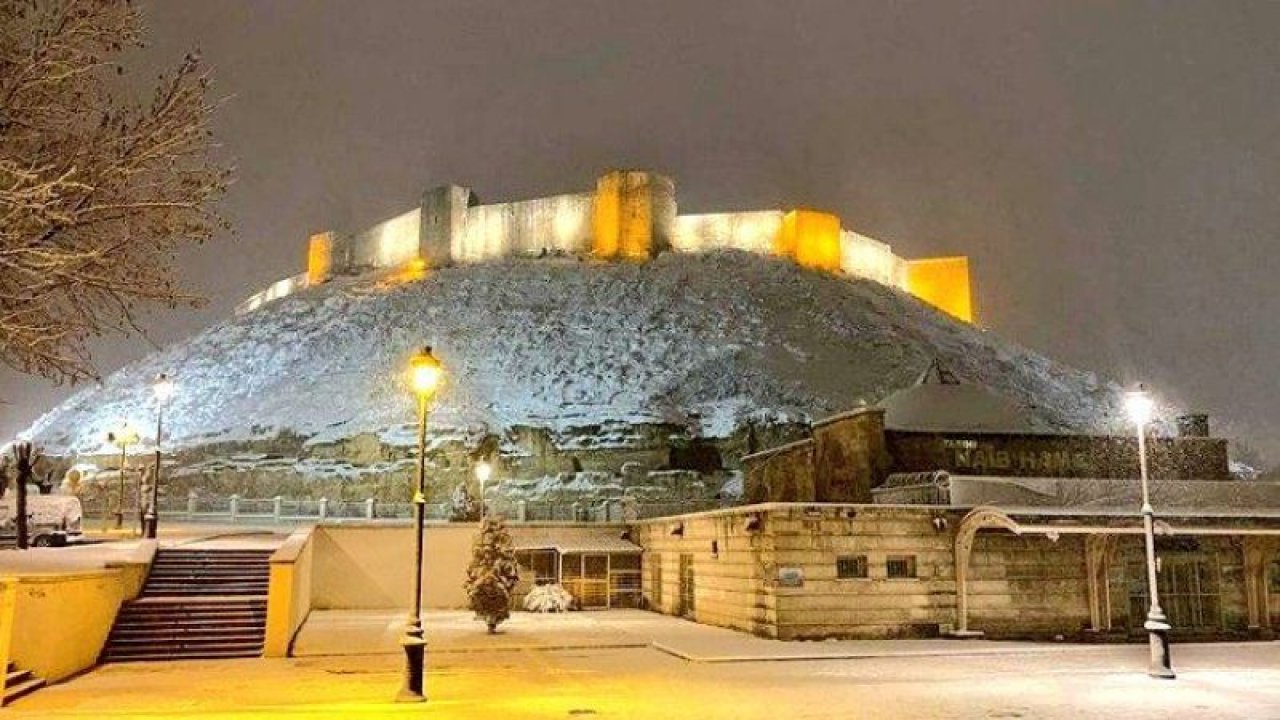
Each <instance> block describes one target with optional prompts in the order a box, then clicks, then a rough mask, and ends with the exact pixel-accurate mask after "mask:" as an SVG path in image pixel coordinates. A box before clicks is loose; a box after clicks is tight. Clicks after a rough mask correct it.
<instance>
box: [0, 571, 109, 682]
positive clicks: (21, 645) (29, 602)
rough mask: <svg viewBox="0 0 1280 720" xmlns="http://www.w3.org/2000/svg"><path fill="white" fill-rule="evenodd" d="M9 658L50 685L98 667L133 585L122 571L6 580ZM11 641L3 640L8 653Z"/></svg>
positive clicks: (0, 620)
mask: <svg viewBox="0 0 1280 720" xmlns="http://www.w3.org/2000/svg"><path fill="white" fill-rule="evenodd" d="M2 582H3V583H4V585H5V586H6V587H5V589H4V592H3V595H4V596H5V598H4V600H5V602H3V603H0V610H2V611H3V612H4V613H5V614H4V615H3V616H0V628H2V629H3V630H4V632H3V634H4V635H7V648H8V652H7V657H5V658H0V660H5V661H11V662H13V663H14V664H16V665H17V666H18V667H20V668H23V669H25V670H30V671H32V672H33V673H35V674H36V675H38V676H40V677H42V678H44V679H45V680H46V681H48V682H57V681H58V680H61V679H63V678H66V677H69V676H71V675H74V674H75V673H78V672H80V671H81V670H84V669H85V668H88V667H92V666H93V665H94V664H96V663H97V661H98V654H99V653H100V652H101V651H102V646H103V644H104V643H105V642H106V640H107V635H108V634H110V632H111V625H112V623H114V622H115V619H116V611H117V610H118V609H119V608H120V604H121V602H123V600H124V599H125V598H126V592H127V590H128V587H127V585H128V584H129V583H128V582H127V580H126V578H125V577H124V573H122V572H121V571H120V570H89V571H81V572H75V573H61V574H50V575H29V576H23V577H10V578H5V579H4V580H3V581H2ZM5 644H6V641H0V650H3V648H4V645H5Z"/></svg>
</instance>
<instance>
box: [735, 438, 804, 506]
mask: <svg viewBox="0 0 1280 720" xmlns="http://www.w3.org/2000/svg"><path fill="white" fill-rule="evenodd" d="M741 462H742V472H743V499H744V500H746V502H748V503H766V502H812V501H813V500H814V497H815V490H814V482H815V478H814V450H813V440H812V439H811V438H806V439H804V440H798V441H796V442H792V443H788V444H786V445H782V446H779V447H776V448H772V449H770V450H765V451H762V452H758V453H753V454H751V455H746V456H744V457H743V458H742V461H741Z"/></svg>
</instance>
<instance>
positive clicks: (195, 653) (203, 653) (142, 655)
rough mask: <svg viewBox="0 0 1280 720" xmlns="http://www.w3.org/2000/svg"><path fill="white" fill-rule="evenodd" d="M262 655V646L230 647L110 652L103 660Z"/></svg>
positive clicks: (249, 656)
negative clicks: (178, 650) (175, 650)
mask: <svg viewBox="0 0 1280 720" xmlns="http://www.w3.org/2000/svg"><path fill="white" fill-rule="evenodd" d="M261 656H262V648H261V647H257V648H248V649H243V650H242V649H230V650H209V649H204V648H202V649H200V650H188V651H182V652H138V653H118V654H117V653H110V652H108V653H107V654H106V655H104V656H103V657H102V660H103V662H156V661H167V660H213V659H218V658H255V657H261Z"/></svg>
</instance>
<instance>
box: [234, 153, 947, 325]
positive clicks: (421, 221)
mask: <svg viewBox="0 0 1280 720" xmlns="http://www.w3.org/2000/svg"><path fill="white" fill-rule="evenodd" d="M730 248H731V249H737V250H744V251H747V252H754V253H759V254H762V255H772V256H777V257H785V258H788V259H791V260H792V261H794V262H795V263H797V264H799V265H801V266H803V267H807V268H811V269H815V270H821V271H825V272H831V273H838V274H844V275H849V276H853V277H859V278H865V279H868V280H874V281H875V282H879V283H882V284H884V285H888V286H891V287H895V288H898V289H900V290H903V291H905V292H908V293H911V294H912V295H915V296H916V297H918V298H920V299H921V300H923V301H925V302H927V303H929V304H931V305H934V306H935V307H937V308H939V309H941V310H943V311H944V312H947V313H949V314H951V315H953V316H955V317H956V318H959V319H961V320H964V321H966V322H972V321H973V304H972V292H971V288H970V277H969V260H968V258H967V257H963V256H960V257H943V258H924V259H916V260H906V259H903V258H901V257H899V256H898V255H896V254H894V252H893V248H891V247H890V246H889V245H888V244H887V243H883V242H880V241H879V240H876V239H874V238H871V237H867V236H866V235H862V234H859V233H857V232H854V231H852V230H848V229H846V228H845V227H844V226H843V224H842V223H841V220H840V218H839V216H837V215H835V214H833V213H828V212H822V211H819V210H811V209H804V208H793V209H789V210H782V209H777V210H753V211H747V212H727V213H700V214H696V215H680V214H678V213H677V209H676V198H675V183H674V182H672V181H671V179H670V178H667V177H664V176H662V175H659V174H657V173H653V172H648V171H639V170H615V171H611V172H608V173H606V174H605V175H603V176H601V177H600V178H599V179H598V180H597V181H596V186H595V189H594V190H589V191H586V192H577V193H567V194H563V195H551V196H548V197H540V198H534V199H531V200H519V201H514V202H507V203H494V204H487V205H486V204H481V203H480V202H479V201H478V199H477V198H476V195H475V194H474V193H473V192H472V191H471V190H470V189H469V188H465V187H460V186H457V185H444V186H441V187H437V188H433V189H431V190H428V191H426V192H425V193H423V196H422V202H421V203H420V204H419V206H418V207H416V208H413V209H412V210H409V211H408V212H405V213H402V214H400V215H396V216H395V217H392V218H389V219H387V220H384V221H383V222H380V223H378V224H376V225H374V226H373V227H370V228H367V229H365V230H363V231H360V232H356V233H350V234H340V233H337V232H335V231H326V232H321V233H316V234H315V235H312V236H311V239H310V242H309V244H308V247H307V269H306V272H304V273H302V274H300V275H296V276H294V277H290V278H286V279H284V280H280V281H278V282H276V283H273V284H272V285H271V286H269V287H267V288H266V289H264V290H262V291H261V292H258V293H256V294H255V295H253V296H251V297H250V298H248V299H247V300H245V301H244V302H243V303H241V304H240V306H239V307H237V308H236V312H237V313H244V312H249V311H250V310H253V309H255V308H257V307H259V306H261V305H262V304H263V303H266V302H270V301H271V300H275V299H277V298H280V297H284V296H286V295H289V294H290V293H293V292H296V291H297V290H300V289H302V288H306V287H311V286H315V285H320V284H323V283H325V282H328V281H329V280H330V279H332V278H333V277H334V276H336V275H359V274H363V273H366V272H374V271H378V270H386V269H393V268H400V267H406V268H419V269H426V268H432V267H444V266H448V265H458V264H466V263H476V262H485V261H489V260H496V259H500V258H510V257H547V256H565V255H578V256H589V257H593V258H597V259H602V260H620V261H644V260H648V259H650V258H653V257H654V256H656V255H657V254H659V253H662V252H705V251H709V250H717V249H730Z"/></svg>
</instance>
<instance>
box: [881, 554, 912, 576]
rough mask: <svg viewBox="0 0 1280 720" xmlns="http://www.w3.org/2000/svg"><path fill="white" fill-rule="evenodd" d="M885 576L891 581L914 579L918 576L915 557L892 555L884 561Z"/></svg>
mask: <svg viewBox="0 0 1280 720" xmlns="http://www.w3.org/2000/svg"><path fill="white" fill-rule="evenodd" d="M884 566H885V574H886V575H888V577H889V579H891V580H892V579H895V578H896V579H902V578H913V577H915V576H916V556H915V555H890V556H888V557H887V558H885V560H884Z"/></svg>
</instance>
